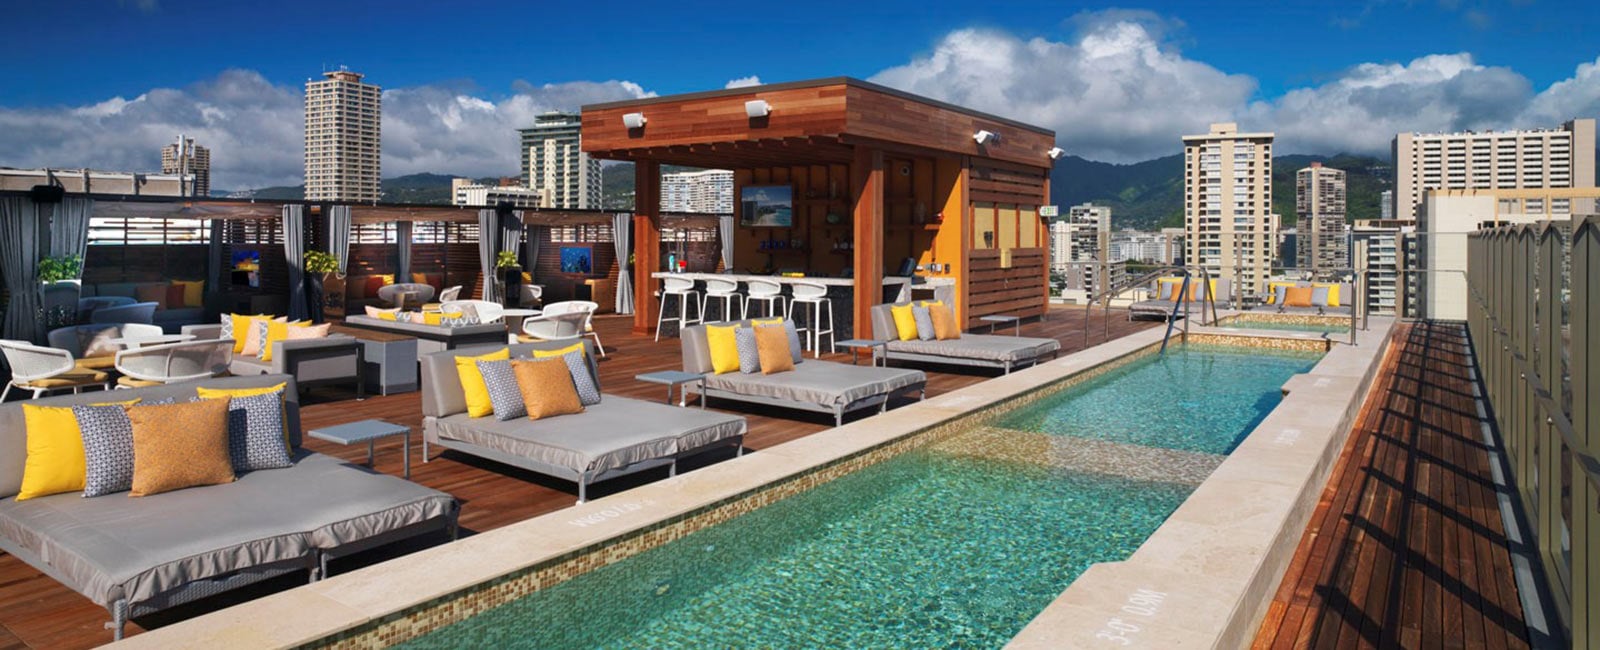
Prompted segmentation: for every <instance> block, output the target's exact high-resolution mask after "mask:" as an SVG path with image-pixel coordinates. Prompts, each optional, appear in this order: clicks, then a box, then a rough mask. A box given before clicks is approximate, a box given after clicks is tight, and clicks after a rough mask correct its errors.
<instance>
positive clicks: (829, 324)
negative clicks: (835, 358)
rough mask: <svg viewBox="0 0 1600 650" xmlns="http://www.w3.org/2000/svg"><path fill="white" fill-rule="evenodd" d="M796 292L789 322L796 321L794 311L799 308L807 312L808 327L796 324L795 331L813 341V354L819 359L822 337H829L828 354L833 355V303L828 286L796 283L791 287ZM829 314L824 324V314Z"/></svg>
mask: <svg viewBox="0 0 1600 650" xmlns="http://www.w3.org/2000/svg"><path fill="white" fill-rule="evenodd" d="M789 286H790V287H791V288H792V289H793V291H794V298H793V299H791V300H790V301H789V320H794V310H795V308H796V307H799V308H801V309H803V310H805V312H806V315H807V316H808V318H807V319H806V326H805V327H800V326H799V323H796V324H795V331H797V332H799V333H800V335H801V336H804V337H807V338H809V339H810V341H811V352H812V354H813V355H815V356H817V357H821V356H822V335H823V334H827V335H828V353H829V354H833V353H834V352H835V351H837V350H836V348H835V347H834V337H833V301H832V300H828V286H827V285H825V284H817V283H815V282H794V283H791V284H790V285H789ZM824 311H826V312H827V321H826V322H823V312H824Z"/></svg>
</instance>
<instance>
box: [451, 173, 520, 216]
mask: <svg viewBox="0 0 1600 650" xmlns="http://www.w3.org/2000/svg"><path fill="white" fill-rule="evenodd" d="M500 180H501V182H500V184H498V185H485V184H483V183H479V182H477V181H474V180H472V179H470V178H452V179H450V197H451V202H452V203H454V204H455V205H468V206H476V207H480V208H490V207H494V206H497V205H500V204H501V203H505V204H508V205H510V206H511V207H513V208H519V209H520V208H537V207H539V191H538V190H535V189H533V188H531V187H523V186H522V185H521V184H519V181H520V179H515V178H512V179H500ZM508 180H509V181H512V182H510V183H507V182H506V181H508Z"/></svg>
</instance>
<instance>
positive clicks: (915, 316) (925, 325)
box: [911, 305, 934, 341]
mask: <svg viewBox="0 0 1600 650" xmlns="http://www.w3.org/2000/svg"><path fill="white" fill-rule="evenodd" d="M911 319H912V320H915V321H916V322H917V338H919V339H922V340H924V341H932V340H933V338H934V337H933V314H931V313H928V308H927V307H924V306H922V305H912V306H911Z"/></svg>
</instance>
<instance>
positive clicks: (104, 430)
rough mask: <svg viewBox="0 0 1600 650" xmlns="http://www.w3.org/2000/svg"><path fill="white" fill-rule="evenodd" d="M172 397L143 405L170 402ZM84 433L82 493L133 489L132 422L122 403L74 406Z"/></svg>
mask: <svg viewBox="0 0 1600 650" xmlns="http://www.w3.org/2000/svg"><path fill="white" fill-rule="evenodd" d="M171 403H172V400H171V399H160V400H152V401H148V402H141V404H149V405H159V404H171ZM72 415H73V417H75V418H77V420H78V430H79V431H82V432H83V458H84V461H85V462H84V470H85V471H84V482H83V496H84V497H98V496H104V495H107V494H114V493H117V492H127V491H128V490H131V489H133V421H131V420H129V419H128V411H127V409H125V408H123V407H122V405H121V404H107V405H102V406H87V405H81V406H74V407H72Z"/></svg>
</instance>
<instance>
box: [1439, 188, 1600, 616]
mask: <svg viewBox="0 0 1600 650" xmlns="http://www.w3.org/2000/svg"><path fill="white" fill-rule="evenodd" d="M1567 225H1568V224H1567V222H1542V223H1538V224H1518V225H1510V226H1502V227H1499V228H1494V229H1490V230H1483V231H1479V232H1477V233H1474V234H1473V235H1472V236H1471V238H1470V239H1469V244H1468V263H1467V276H1468V277H1467V284H1468V287H1469V288H1470V293H1471V299H1470V300H1469V304H1468V315H1467V325H1468V327H1469V328H1470V329H1471V332H1472V341H1473V352H1474V354H1475V355H1476V357H1477V361H1478V367H1479V368H1480V369H1481V371H1482V373H1483V384H1484V386H1485V387H1486V389H1487V391H1488V397H1489V401H1490V404H1492V405H1493V408H1494V418H1495V424H1496V425H1497V426H1498V427H1499V429H1500V433H1501V436H1502V437H1503V438H1504V440H1505V447H1506V452H1507V456H1508V460H1509V461H1510V463H1511V467H1512V473H1513V474H1514V476H1513V477H1512V478H1513V481H1514V484H1515V488H1516V492H1517V496H1518V497H1519V499H1520V501H1521V505H1522V507H1523V509H1524V511H1525V512H1526V513H1528V515H1529V517H1528V518H1529V520H1530V522H1531V523H1532V525H1533V529H1534V530H1533V537H1534V539H1533V542H1534V543H1535V545H1536V547H1537V548H1538V551H1539V556H1540V558H1541V560H1542V562H1543V565H1544V567H1543V568H1544V573H1545V575H1546V577H1547V578H1548V580H1549V582H1550V585H1549V586H1550V590H1551V592H1552V593H1553V594H1554V596H1555V601H1556V606H1557V608H1558V610H1559V614H1560V618H1561V621H1562V622H1563V623H1564V624H1565V627H1566V628H1567V630H1569V632H1570V638H1571V640H1572V647H1574V648H1600V461H1597V460H1596V457H1597V456H1600V217H1595V216H1590V217H1586V218H1582V219H1574V220H1573V221H1572V222H1571V228H1570V234H1569V233H1568V228H1567ZM1460 433H1462V434H1467V433H1468V432H1460Z"/></svg>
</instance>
